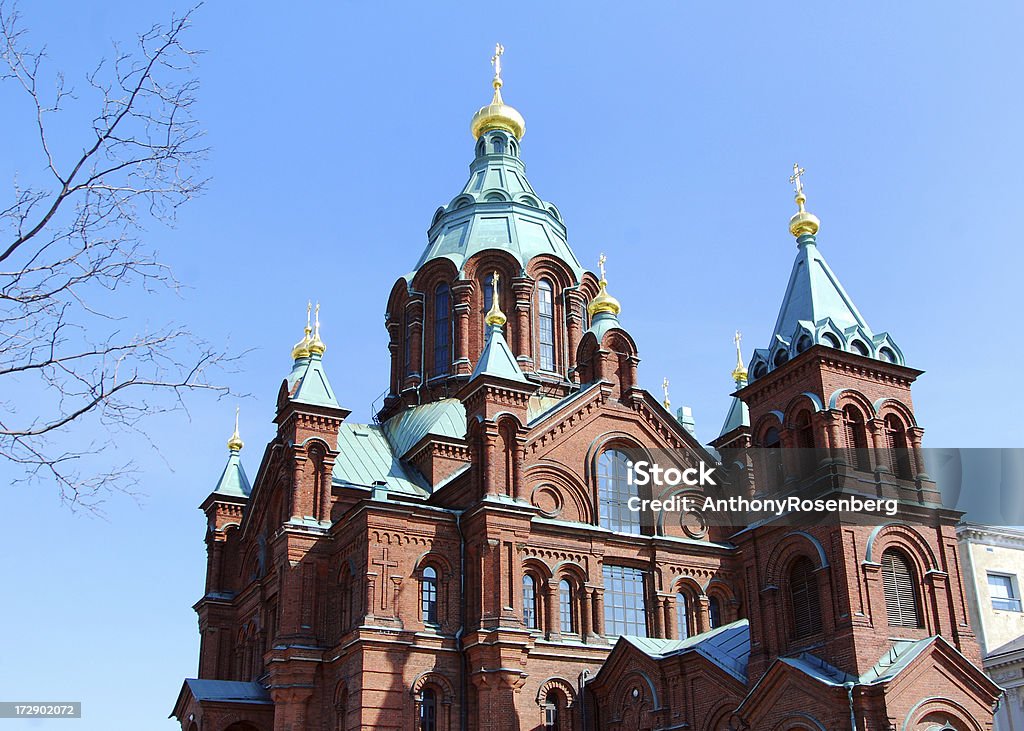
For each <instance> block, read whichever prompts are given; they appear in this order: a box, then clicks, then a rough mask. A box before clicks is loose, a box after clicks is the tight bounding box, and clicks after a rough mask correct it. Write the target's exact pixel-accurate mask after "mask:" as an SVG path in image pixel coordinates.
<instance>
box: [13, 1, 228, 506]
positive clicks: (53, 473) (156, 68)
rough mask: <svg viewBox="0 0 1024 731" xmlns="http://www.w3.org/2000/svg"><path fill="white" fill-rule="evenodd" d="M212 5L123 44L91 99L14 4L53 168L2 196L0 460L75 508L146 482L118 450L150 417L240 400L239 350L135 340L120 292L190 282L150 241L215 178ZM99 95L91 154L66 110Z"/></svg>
mask: <svg viewBox="0 0 1024 731" xmlns="http://www.w3.org/2000/svg"><path fill="white" fill-rule="evenodd" d="M197 8H198V6H196V7H194V8H192V9H190V10H188V11H187V12H185V13H184V14H182V15H175V16H172V17H171V19H170V21H169V22H168V23H167V24H166V25H154V26H153V27H151V28H150V29H149V30H147V31H145V32H144V33H142V34H140V35H139V36H138V37H137V39H136V41H137V42H136V45H135V46H134V47H133V48H132V49H131V50H125V49H122V48H120V47H119V46H117V45H115V47H114V49H113V55H112V57H111V58H112V60H110V61H106V60H104V61H101V62H100V63H98V64H97V65H96V66H95V68H94V69H93V70H92V71H90V72H88V73H86V74H85V75H84V76H85V82H86V91H85V93H84V95H83V98H82V99H79V97H78V96H77V95H76V94H75V92H74V90H73V89H72V88H70V87H69V86H68V85H67V84H66V80H65V76H64V74H62V73H60V72H57V71H48V58H47V55H46V49H45V47H39V48H33V47H32V46H31V44H30V43H29V39H28V35H27V33H26V31H25V29H24V28H23V27H22V24H21V20H22V18H21V14H20V13H19V11H18V8H17V7H16V6H15V5H14V4H12V3H10V2H8V1H7V0H0V83H7V84H10V85H12V88H13V89H14V90H15V91H16V93H17V94H20V95H21V96H22V98H24V99H25V100H26V102H27V110H30V113H31V122H30V124H31V125H32V130H33V133H32V136H33V137H35V138H36V139H37V140H38V151H39V158H40V163H41V164H40V168H39V171H24V174H23V175H20V176H19V177H17V178H16V179H15V180H14V181H13V184H12V186H11V190H10V199H9V200H8V201H6V202H0V267H3V269H4V271H0V393H3V394H6V395H7V400H5V401H3V402H0V460H6V461H8V462H9V463H11V464H13V465H16V466H18V468H20V469H21V470H22V478H20V479H23V480H27V481H40V480H41V481H44V482H48V483H55V484H56V485H57V487H58V489H59V491H60V494H61V496H62V497H63V498H64V499H65V500H67V501H68V502H69V503H72V504H74V505H88V506H90V507H93V506H95V505H97V504H98V503H99V502H100V501H101V500H102V498H103V496H104V494H106V493H107V492H109V491H110V490H126V491H129V490H131V488H132V486H133V485H134V484H135V480H136V475H135V471H134V465H133V464H132V463H131V461H123V462H117V461H115V464H113V466H111V460H110V459H105V458H106V457H108V456H109V452H110V451H111V450H110V448H111V446H112V445H114V444H115V441H114V435H116V434H119V433H121V432H124V431H131V432H135V433H137V434H141V435H143V436H145V430H144V428H143V424H144V421H145V419H146V417H148V416H152V415H154V414H159V413H164V412H167V411H175V410H184V409H185V401H184V398H185V396H186V395H187V394H189V393H194V392H204V391H205V392H212V393H214V394H217V395H223V394H226V393H227V389H226V388H225V387H224V386H222V385H219V384H218V382H217V380H216V376H217V374H218V373H219V372H223V371H225V370H230V369H231V368H232V367H233V364H234V363H235V362H236V360H237V357H238V356H229V355H227V354H226V352H225V351H223V350H221V349H217V348H211V347H210V346H208V345H207V344H206V343H203V342H202V341H200V340H199V339H197V338H195V337H194V336H193V335H192V334H191V333H190V331H189V330H188V329H186V328H184V327H181V326H177V325H173V324H164V325H162V326H159V327H158V329H156V330H154V331H151V332H145V333H142V334H132V333H131V328H132V327H133V325H131V324H130V322H129V321H130V319H131V318H130V317H129V315H130V314H131V313H128V312H124V311H123V305H121V306H119V304H120V302H119V300H120V298H119V297H116V296H114V295H115V293H118V292H119V291H120V290H122V289H124V288H134V289H136V290H140V291H143V292H157V291H160V290H163V291H167V292H170V293H173V292H176V291H177V290H178V289H179V286H180V285H179V283H178V281H177V280H176V279H175V278H174V276H173V274H172V273H171V271H170V269H169V268H168V267H167V266H166V265H164V264H162V263H161V262H160V261H159V260H158V259H157V257H156V253H155V252H154V251H153V250H152V249H151V248H150V247H148V246H147V245H146V244H145V242H144V241H143V239H142V237H143V234H144V226H145V224H146V223H147V222H148V221H149V220H153V219H155V220H157V221H160V222H163V223H167V224H173V223H174V220H175V215H176V212H177V210H178V208H179V207H180V206H181V205H182V204H184V203H186V202H188V201H189V200H191V199H192V198H194V197H195V196H197V195H199V194H200V193H201V192H202V191H203V188H204V186H205V184H206V180H205V179H203V178H202V177H200V174H199V165H200V163H201V162H202V160H203V159H204V158H205V155H206V152H207V150H206V148H205V147H203V146H202V144H201V141H202V137H203V132H202V130H201V129H200V127H199V124H198V122H197V120H196V119H195V117H194V116H193V114H192V110H193V107H194V105H195V101H196V92H197V90H198V88H199V84H198V80H197V79H196V77H195V75H194V70H195V64H196V60H197V58H198V55H199V54H198V52H197V51H194V50H191V49H188V48H187V47H185V46H184V45H183V44H182V37H183V36H184V35H185V34H186V31H187V29H188V27H189V25H190V23H191V20H192V16H193V14H194V12H195V11H196V9H197ZM88 104H95V105H96V106H94V107H93V109H94V111H93V112H92V113H91V114H90V113H88V112H86V114H87V116H85V120H91V121H88V122H87V123H86V125H85V126H84V128H83V129H82V131H83V132H84V138H83V139H82V140H81V142H80V144H79V146H78V149H79V152H77V153H73V154H71V155H70V156H66V155H62V152H61V151H62V150H65V151H66V150H67V143H68V141H69V137H68V134H69V133H68V132H67V127H68V125H67V121H66V120H67V119H68V117H69V116H72V115H74V114H76V113H77V114H78V115H82V107H83V106H87V105H88ZM62 125H63V126H62ZM55 143H57V144H55ZM71 149H74V146H72V148H71ZM63 157H68V159H63ZM137 326H138V325H134V327H137ZM86 435H88V437H87V438H86ZM83 442H87V443H86V444H85V445H84V446H82V443H83Z"/></svg>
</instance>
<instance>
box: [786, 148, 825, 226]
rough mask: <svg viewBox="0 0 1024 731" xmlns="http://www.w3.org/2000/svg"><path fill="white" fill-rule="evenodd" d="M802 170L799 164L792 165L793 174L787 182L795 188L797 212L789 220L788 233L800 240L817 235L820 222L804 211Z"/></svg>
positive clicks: (805, 197)
mask: <svg viewBox="0 0 1024 731" xmlns="http://www.w3.org/2000/svg"><path fill="white" fill-rule="evenodd" d="M804 172H805V171H804V169H803V168H802V167H800V165H799V164H797V163H793V174H792V175H790V176H789V182H791V183H792V184H793V185H794V186H795V191H796V206H797V212H796V213H794V214H793V217H792V218H790V219H789V232H790V233H791V234H793V235H794V236H796V237H797V238H800V237H801V236H806V235H810V236H813V235H814V234H816V233H818V228H819V227H820V226H821V221H819V220H818V217H817V216H815V215H814V214H813V213H810V212H808V211H807V210H805V209H804V204H805V203H806V202H807V196H806V195H804V181H803V176H804Z"/></svg>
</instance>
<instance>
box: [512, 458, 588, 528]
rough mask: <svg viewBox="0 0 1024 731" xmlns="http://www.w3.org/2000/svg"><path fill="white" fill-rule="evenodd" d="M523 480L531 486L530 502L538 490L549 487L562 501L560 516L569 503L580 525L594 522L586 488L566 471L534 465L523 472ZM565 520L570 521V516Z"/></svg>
mask: <svg viewBox="0 0 1024 731" xmlns="http://www.w3.org/2000/svg"><path fill="white" fill-rule="evenodd" d="M523 480H524V482H525V483H526V484H527V485H532V487H531V488H530V499H531V502H532V501H533V496H534V494H535V493H536V492H537V491H538V490H539V489H541V488H543V487H550V488H551V489H552V490H553V491H555V492H557V493H558V497H559V498H561V499H562V506H561V509H562V512H561V513H560V514H565V510H566V507H568V506H569V504H570V502H571V504H572V506H573V507H574V508H575V513H576V515H577V516H578V518H579V521H580V522H581V523H593V522H594V508H593V505H592V503H591V501H590V500H589V498H588V497H587V492H588V491H587V488H586V487H585V486H584V485H583V484H582V483H580V482H579V481H578V480H576V479H575V476H574V475H573V474H571V473H569V472H568V471H566V470H561V469H558V468H555V467H552V466H548V465H544V464H541V465H535V466H533V467H531V468H529V469H527V470H526V471H525V472H524V475H523ZM566 519H568V520H571V519H572V516H570V515H567V517H566Z"/></svg>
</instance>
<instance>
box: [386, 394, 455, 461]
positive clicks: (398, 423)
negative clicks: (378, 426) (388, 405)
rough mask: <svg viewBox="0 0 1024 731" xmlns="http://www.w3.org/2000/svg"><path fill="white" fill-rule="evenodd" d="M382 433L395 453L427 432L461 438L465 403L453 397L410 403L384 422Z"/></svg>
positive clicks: (398, 452) (404, 448)
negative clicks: (411, 405)
mask: <svg viewBox="0 0 1024 731" xmlns="http://www.w3.org/2000/svg"><path fill="white" fill-rule="evenodd" d="M383 428H384V436H386V437H387V440H388V442H389V443H390V444H391V448H392V450H394V453H395V454H397V455H398V456H399V457H404V456H405V454H406V452H408V451H409V450H410V449H412V448H413V447H414V446H416V443H417V442H419V441H420V440H421V439H422V438H423V437H425V436H426V435H427V434H434V435H435V436H440V437H451V438H453V439H462V438H464V437H465V436H466V407H465V406H463V404H462V402H461V401H459V400H458V399H455V398H446V399H441V400H440V401H434V402H433V403H429V404H423V405H422V406H414V407H412V408H411V409H406V410H405V411H402V412H401V413H398V414H395V415H394V416H392V417H391V418H390V419H388V420H387V421H385V422H384V425H383Z"/></svg>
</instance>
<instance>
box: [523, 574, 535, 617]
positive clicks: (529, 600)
mask: <svg viewBox="0 0 1024 731" xmlns="http://www.w3.org/2000/svg"><path fill="white" fill-rule="evenodd" d="M523 626H525V627H526V628H527V629H537V580H536V579H535V578H533V576H531V575H530V574H523Z"/></svg>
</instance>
